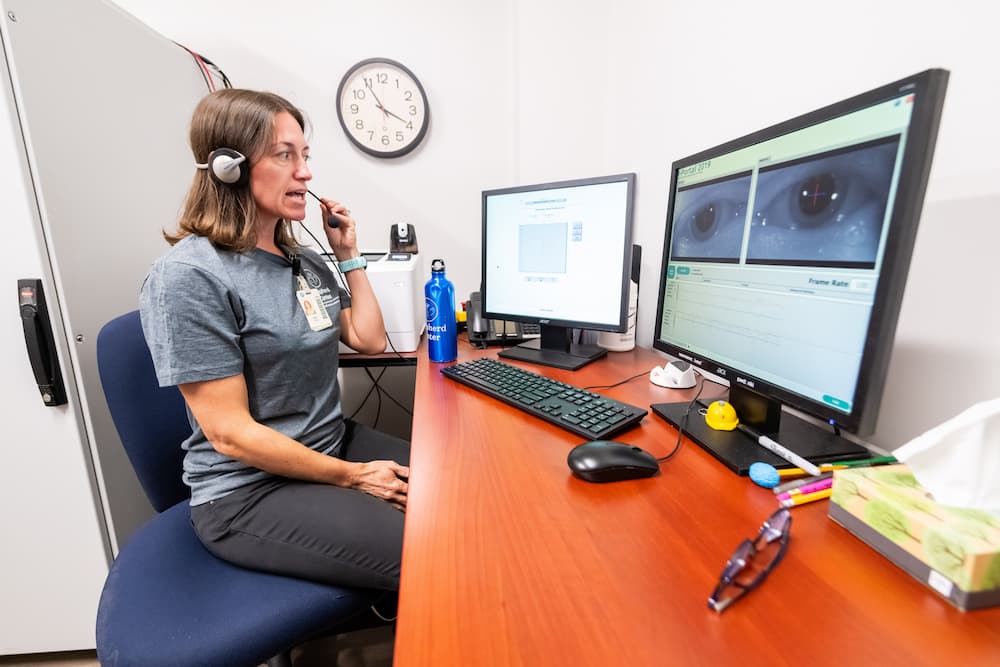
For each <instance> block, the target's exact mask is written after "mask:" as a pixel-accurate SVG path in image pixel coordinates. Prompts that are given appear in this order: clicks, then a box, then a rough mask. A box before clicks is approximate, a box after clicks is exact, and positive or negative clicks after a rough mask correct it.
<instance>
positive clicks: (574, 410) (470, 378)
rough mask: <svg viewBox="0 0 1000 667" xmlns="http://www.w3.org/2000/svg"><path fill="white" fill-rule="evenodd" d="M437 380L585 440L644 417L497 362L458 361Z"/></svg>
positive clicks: (622, 405) (617, 403)
mask: <svg viewBox="0 0 1000 667" xmlns="http://www.w3.org/2000/svg"><path fill="white" fill-rule="evenodd" d="M441 374H442V375H444V376H445V377H446V378H450V379H452V380H455V381H456V382H461V383H462V384H464V385H466V386H468V387H471V388H473V389H475V390H477V391H481V392H483V393H484V394H487V395H489V396H492V397H493V398H495V399H497V400H500V401H503V402H504V403H508V404H510V405H512V406H514V407H515V408H518V409H520V410H523V411H524V412H527V413H528V414H530V415H533V416H535V417H539V418H540V419H544V420H545V421H547V422H549V423H551V424H555V425H556V426H561V427H562V428H564V429H566V430H567V431H570V432H572V433H575V434H577V435H579V436H580V437H583V438H587V439H588V440H603V439H605V438H608V437H609V436H611V435H614V434H615V433H619V432H621V431H624V430H626V429H629V428H632V427H633V426H635V425H636V424H638V423H639V422H640V421H641V420H642V418H643V417H645V416H646V410H644V409H642V408H638V407H636V406H634V405H629V404H628V403H622V402H621V401H616V400H614V399H613V398H608V397H606V396H601V395H600V394H595V393H593V392H591V391H587V390H585V389H580V388H578V387H574V386H573V385H571V384H566V383H565V382H559V381H558V380H553V379H552V378H547V377H545V376H544V375H539V374H537V373H532V372H531V371H526V370H524V369H523V368H519V367H517V366H514V365H511V364H507V363H504V362H502V361H497V360H496V359H476V360H474V361H463V362H462V363H459V364H455V365H454V366H445V367H444V368H442V369H441Z"/></svg>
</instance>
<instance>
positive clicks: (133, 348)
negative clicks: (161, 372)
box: [97, 310, 191, 512]
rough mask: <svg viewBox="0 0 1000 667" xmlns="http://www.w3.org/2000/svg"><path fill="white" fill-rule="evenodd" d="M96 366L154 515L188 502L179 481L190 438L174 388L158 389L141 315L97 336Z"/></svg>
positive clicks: (122, 319)
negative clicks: (187, 441) (188, 438)
mask: <svg viewBox="0 0 1000 667" xmlns="http://www.w3.org/2000/svg"><path fill="white" fill-rule="evenodd" d="M97 367H98V370H99V371H100V374H101V386H102V387H103V388H104V397H105V398H106V399H107V402H108V408H109V409H110V410H111V419H112V420H113V421H114V423H115V428H116V429H117V430H118V437H119V438H120V439H121V441H122V445H124V446H125V452H126V453H127V454H128V459H129V461H130V462H131V463H132V467H133V468H134V469H135V473H136V475H137V476H138V477H139V483H140V484H142V488H143V491H145V492H146V497H147V498H149V502H150V503H151V504H152V505H153V508H154V509H155V510H156V511H157V512H162V511H163V510H165V509H167V508H168V507H171V506H172V505H175V504H177V503H178V502H180V501H182V500H184V499H185V498H189V497H190V496H191V490H190V489H189V488H188V487H187V485H186V484H184V482H183V480H182V479H181V472H182V466H183V460H184V450H183V449H181V443H182V442H183V441H184V440H185V438H187V437H188V436H189V435H191V425H190V423H189V422H188V418H187V410H186V408H185V407H184V399H183V398H182V397H181V393H180V391H178V390H177V387H163V388H161V387H160V386H159V384H158V383H157V380H156V371H155V370H154V369H153V359H152V357H151V356H150V354H149V348H148V347H146V339H145V337H144V336H143V334H142V324H141V322H140V321H139V311H137V310H135V311H132V312H131V313H127V314H125V315H122V316H121V317H117V318H115V319H113V320H111V321H110V322H108V323H107V324H105V325H104V327H103V328H102V329H101V332H100V333H99V334H98V335H97Z"/></svg>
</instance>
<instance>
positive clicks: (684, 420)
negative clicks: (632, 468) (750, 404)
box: [656, 373, 712, 463]
mask: <svg viewBox="0 0 1000 667" xmlns="http://www.w3.org/2000/svg"><path fill="white" fill-rule="evenodd" d="M698 375H699V377H701V384H700V385H699V387H698V391H697V393H695V395H694V398H692V399H691V402H690V403H688V406H687V409H685V410H684V416H683V417H682V418H681V424H680V426H678V427H677V442H676V443H674V448H673V449H672V450H670V453H669V454H667V455H666V456H661V457H660V458H658V459H656V460H657V461H658V462H659V463H664V462H666V461H669V460H670V459H672V458H674V456H675V455H676V454H677V451H678V450H679V449H680V448H681V436H682V435H683V434H684V427H685V426H687V421H688V415H690V414H691V408H693V407H694V404H695V403H697V402H698V397H699V396H701V390H702V389H704V388H705V380H706V378H705V377H704V376H703V375H701V373H698ZM709 382H712V380H709Z"/></svg>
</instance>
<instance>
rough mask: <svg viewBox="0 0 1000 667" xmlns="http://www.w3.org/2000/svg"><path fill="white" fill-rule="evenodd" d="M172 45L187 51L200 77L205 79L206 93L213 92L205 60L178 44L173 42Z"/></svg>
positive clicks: (213, 84) (213, 85) (212, 83)
mask: <svg viewBox="0 0 1000 667" xmlns="http://www.w3.org/2000/svg"><path fill="white" fill-rule="evenodd" d="M174 44H176V45H177V46H179V47H181V48H182V49H184V50H185V51H187V52H188V53H189V54H190V55H191V57H192V58H194V61H195V63H197V65H198V70H199V71H200V72H201V76H202V77H203V78H204V79H205V85H206V86H208V91H209V92H215V83H214V82H213V81H212V75H211V74H210V73H209V71H208V67H207V66H206V65H205V59H204V58H202V57H201V56H200V55H198V54H197V53H195V52H194V51H192V50H191V49H189V48H188V47H186V46H184V45H183V44H181V43H180V42H174Z"/></svg>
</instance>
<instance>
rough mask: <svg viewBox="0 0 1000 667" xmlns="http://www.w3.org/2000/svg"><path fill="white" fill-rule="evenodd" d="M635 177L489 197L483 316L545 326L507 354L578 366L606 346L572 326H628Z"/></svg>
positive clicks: (485, 211) (566, 183)
mask: <svg viewBox="0 0 1000 667" xmlns="http://www.w3.org/2000/svg"><path fill="white" fill-rule="evenodd" d="M634 190H635V174H619V175H615V176H603V177H599V178H587V179H580V180H573V181H561V182H558V183H545V184H541V185H527V186H521V187H514V188H505V189H498V190H486V191H484V192H483V273H482V280H483V283H482V299H483V315H484V316H485V317H486V318H488V319H497V320H509V321H513V322H526V323H532V324H539V325H541V326H540V331H541V337H540V338H537V339H534V340H530V341H528V342H526V343H522V344H521V345H518V346H515V347H511V348H508V349H506V350H503V351H502V352H500V356H501V357H506V358H510V359H518V360H521V361H529V362H532V363H536V364H544V365H547V366H556V367H559V368H566V369H570V370H576V369H577V368H579V367H580V366H583V365H584V364H586V363H589V362H591V361H594V360H595V359H599V358H600V357H602V356H604V354H606V350H604V349H603V348H601V347H598V346H596V345H584V344H580V343H577V342H575V341H574V340H573V335H572V330H573V329H590V330H595V331H616V332H622V331H625V330H626V327H627V324H628V321H627V318H628V289H629V274H630V265H631V264H630V263H631V251H632V200H633V193H634Z"/></svg>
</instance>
